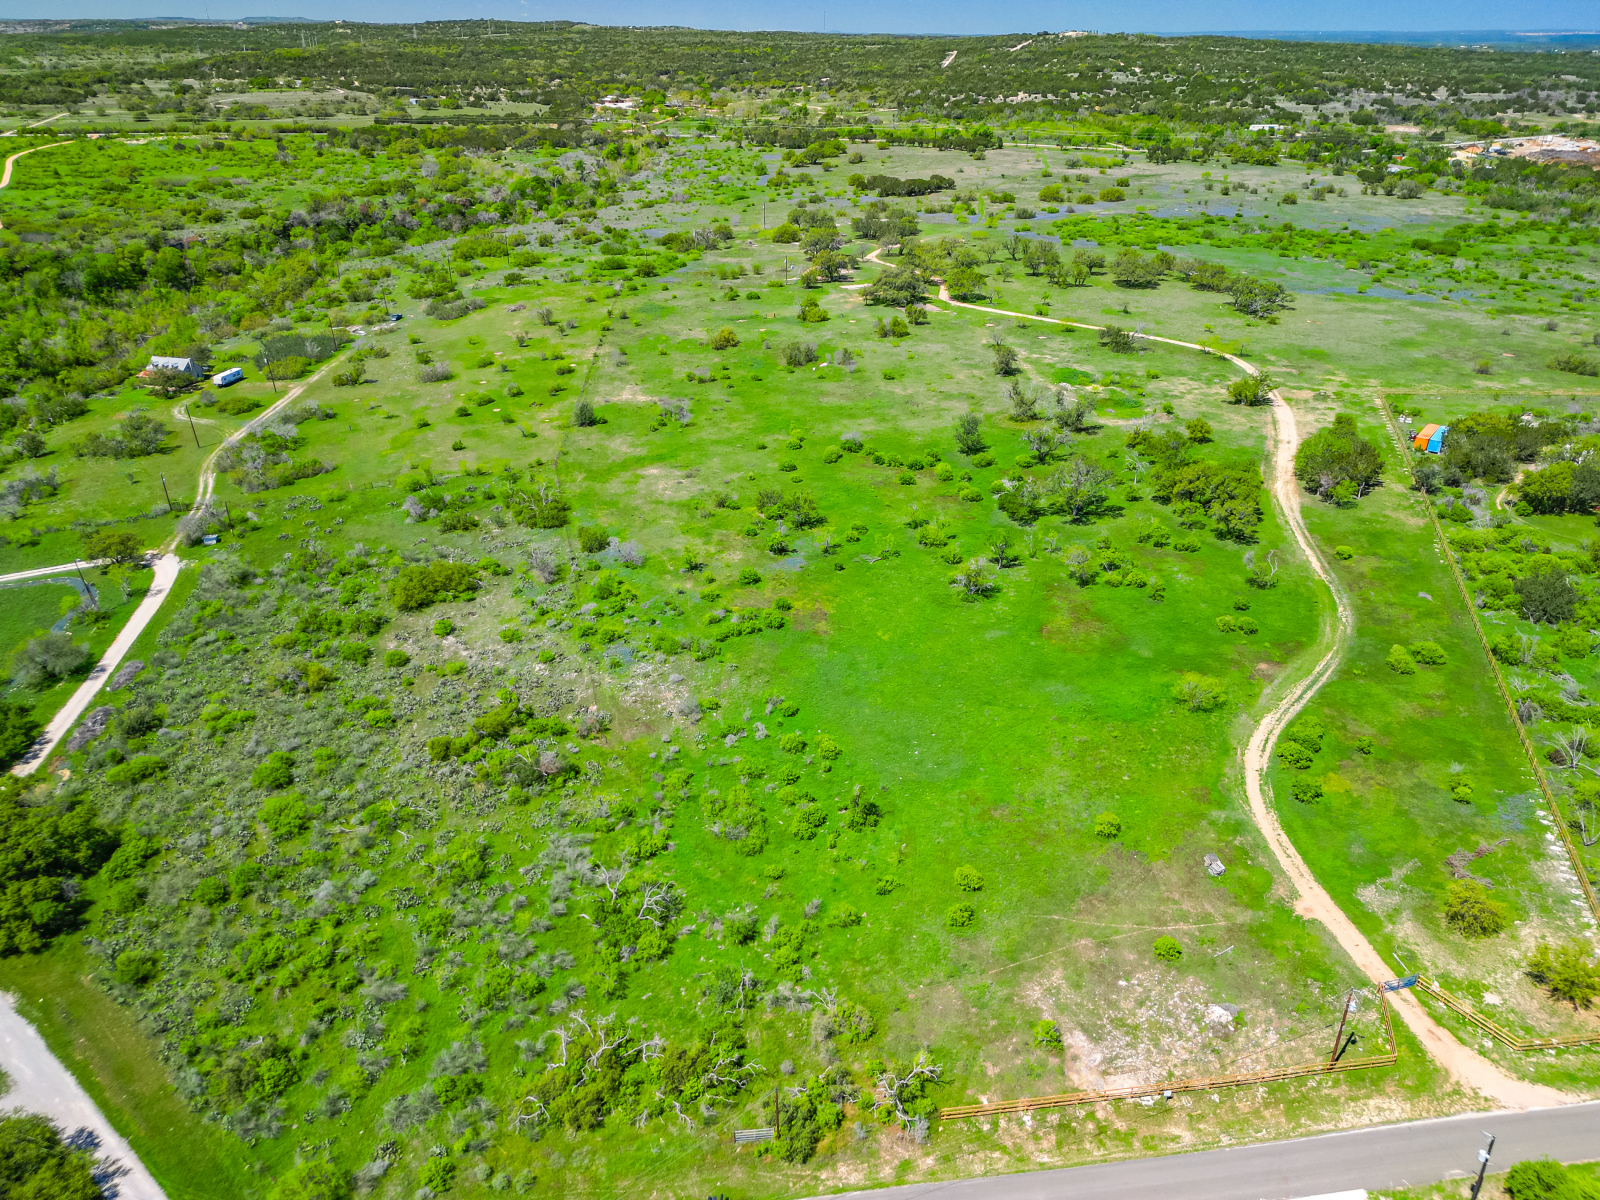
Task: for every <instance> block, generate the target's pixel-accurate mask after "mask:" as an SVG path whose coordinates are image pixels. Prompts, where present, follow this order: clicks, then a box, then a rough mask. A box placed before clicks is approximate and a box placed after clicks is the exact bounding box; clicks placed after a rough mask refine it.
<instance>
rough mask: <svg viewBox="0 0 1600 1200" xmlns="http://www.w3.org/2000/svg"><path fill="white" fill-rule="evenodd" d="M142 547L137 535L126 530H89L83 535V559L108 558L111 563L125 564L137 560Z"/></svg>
mask: <svg viewBox="0 0 1600 1200" xmlns="http://www.w3.org/2000/svg"><path fill="white" fill-rule="evenodd" d="M142 550H143V547H142V546H140V544H139V535H138V534H136V533H134V532H132V531H131V530H127V529H110V528H105V529H91V530H89V531H88V532H87V533H85V534H84V535H83V556H84V557H85V558H91V559H99V558H108V559H110V560H111V561H112V562H127V561H129V560H130V559H135V558H138V557H139V555H140V553H141V552H142Z"/></svg>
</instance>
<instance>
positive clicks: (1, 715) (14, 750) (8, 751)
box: [0, 700, 43, 771]
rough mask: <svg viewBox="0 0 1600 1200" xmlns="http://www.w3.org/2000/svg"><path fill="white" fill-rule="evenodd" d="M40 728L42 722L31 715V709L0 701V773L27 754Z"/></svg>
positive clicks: (23, 705) (22, 705)
mask: <svg viewBox="0 0 1600 1200" xmlns="http://www.w3.org/2000/svg"><path fill="white" fill-rule="evenodd" d="M41 728H43V722H42V721H40V720H38V719H37V718H36V717H35V716H34V715H33V709H32V708H31V707H29V706H28V705H26V704H12V703H10V702H9V701H5V700H0V771H4V770H5V769H7V768H8V767H10V766H11V764H12V763H14V762H16V761H17V760H18V759H20V758H21V757H22V756H23V755H24V754H26V753H27V752H28V748H29V747H30V746H32V745H33V741H34V739H35V738H36V737H38V736H39V730H40V729H41Z"/></svg>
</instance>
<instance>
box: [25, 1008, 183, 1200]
mask: <svg viewBox="0 0 1600 1200" xmlns="http://www.w3.org/2000/svg"><path fill="white" fill-rule="evenodd" d="M0 1066H3V1067H4V1068H5V1070H6V1074H7V1075H9V1076H11V1090H10V1091H8V1092H6V1093H4V1094H3V1095H0V1110H6V1109H13V1108H23V1109H26V1110H27V1111H29V1112H36V1113H44V1114H45V1115H46V1116H48V1117H53V1118H54V1119H55V1121H56V1122H57V1124H59V1125H60V1126H61V1128H62V1131H63V1132H64V1133H71V1132H72V1131H73V1130H74V1129H79V1128H83V1129H91V1130H93V1131H94V1132H95V1133H96V1134H98V1135H99V1137H100V1153H101V1154H104V1155H108V1156H109V1157H111V1158H114V1159H116V1160H117V1161H118V1162H119V1163H121V1164H122V1165H123V1166H124V1167H126V1168H127V1169H128V1173H127V1174H126V1175H124V1176H123V1177H122V1178H121V1179H119V1180H117V1194H118V1196H119V1198H120V1200H167V1198H166V1193H165V1192H163V1191H162V1190H161V1185H160V1184H158V1183H157V1182H156V1181H155V1180H154V1179H153V1178H152V1177H151V1175H150V1172H149V1171H148V1170H147V1169H146V1168H145V1165H144V1163H142V1162H140V1161H139V1156H138V1155H137V1154H135V1153H134V1152H133V1147H131V1146H129V1145H128V1143H127V1141H126V1140H125V1139H124V1138H123V1136H122V1135H121V1134H120V1133H118V1132H117V1131H116V1130H115V1129H113V1128H112V1126H111V1122H110V1121H108V1120H106V1118H105V1114H104V1113H102V1112H101V1111H100V1109H99V1107H98V1106H97V1105H96V1104H95V1102H94V1101H93V1100H91V1099H90V1098H89V1094H88V1093H87V1092H85V1091H84V1090H83V1089H82V1088H81V1087H79V1086H78V1081H77V1080H76V1079H74V1078H73V1077H72V1073H71V1072H70V1071H68V1070H67V1069H66V1068H65V1067H63V1066H62V1065H61V1062H60V1060H59V1059H57V1058H56V1056H55V1055H54V1054H51V1053H50V1048H49V1047H48V1046H46V1045H45V1044H44V1039H43V1038H42V1037H40V1036H39V1031H38V1030H37V1029H35V1028H34V1027H33V1026H32V1025H30V1024H28V1022H27V1021H25V1020H23V1019H22V1017H20V1016H19V1015H17V1010H16V998H15V997H14V996H12V995H10V994H9V993H6V992H0Z"/></svg>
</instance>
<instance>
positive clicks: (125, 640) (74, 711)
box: [11, 553, 181, 775]
mask: <svg viewBox="0 0 1600 1200" xmlns="http://www.w3.org/2000/svg"><path fill="white" fill-rule="evenodd" d="M180 565H181V564H180V563H179V561H178V556H177V555H176V554H170V553H169V554H163V555H162V556H161V557H160V558H158V559H156V565H155V571H154V572H153V574H152V577H151V580H150V590H149V591H148V592H146V593H145V597H144V599H143V600H141V601H140V602H139V607H138V608H136V609H134V610H133V616H131V617H129V618H128V623H127V624H126V625H124V626H123V627H122V630H121V632H119V633H118V634H117V636H116V638H115V639H114V640H113V641H112V643H111V645H110V646H108V647H107V648H106V652H105V653H104V654H102V655H101V656H100V661H99V662H97V663H96V664H95V665H94V670H92V671H90V672H89V678H87V679H85V680H84V681H83V682H82V683H81V684H79V685H78V690H77V691H75V692H73V693H72V696H71V697H70V698H69V699H68V700H67V702H66V703H65V704H64V705H62V706H61V709H60V710H59V711H58V712H57V713H56V715H55V716H54V717H52V718H50V723H49V724H48V725H46V726H45V728H44V732H43V733H42V734H40V735H39V740H38V741H36V742H35V743H34V744H33V746H32V747H30V748H29V750H28V752H27V754H25V755H23V756H22V758H21V760H19V761H18V762H17V763H16V764H14V765H13V766H12V768H11V773H12V774H13V775H32V774H33V773H34V772H35V771H37V770H38V769H39V768H40V766H42V765H43V764H44V763H46V762H48V761H49V759H50V755H51V754H52V753H53V752H54V751H55V748H56V744H57V743H58V742H60V741H61V739H62V738H64V737H66V736H67V733H68V731H70V730H71V729H72V727H73V725H74V724H76V723H77V720H78V718H79V717H81V716H82V715H83V714H84V712H85V710H87V709H88V707H89V704H90V702H91V701H92V700H93V699H94V698H95V697H96V696H97V695H99V693H100V689H101V688H103V687H105V685H106V684H107V683H108V682H109V681H110V679H111V677H112V676H113V675H115V674H116V672H117V668H118V667H119V666H121V665H122V660H123V659H124V658H126V657H127V654H128V651H129V650H131V649H133V643H134V642H136V641H138V640H139V635H140V634H141V633H143V632H144V629H145V626H146V625H148V624H150V621H151V619H152V618H153V617H154V616H155V615H156V613H157V612H159V611H160V609H161V606H162V605H163V604H164V603H166V599H167V596H168V594H170V593H171V591H172V585H173V584H174V583H175V582H177V579H178V567H179V566H180Z"/></svg>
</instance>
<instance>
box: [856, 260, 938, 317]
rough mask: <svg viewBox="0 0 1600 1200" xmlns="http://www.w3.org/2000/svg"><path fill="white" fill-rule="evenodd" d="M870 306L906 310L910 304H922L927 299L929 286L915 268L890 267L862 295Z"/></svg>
mask: <svg viewBox="0 0 1600 1200" xmlns="http://www.w3.org/2000/svg"><path fill="white" fill-rule="evenodd" d="M862 295H864V296H865V297H866V300H867V303H868V304H889V305H893V306H894V307H895V308H904V307H905V306H906V305H908V304H921V303H922V301H923V300H925V299H926V298H927V295H928V286H927V284H925V283H924V282H923V281H922V276H921V275H919V274H918V273H917V271H916V269H915V268H913V267H890V268H889V269H888V270H887V271H884V272H883V273H882V274H881V275H879V276H878V277H877V278H876V279H874V280H873V281H872V285H871V286H870V287H868V288H867V290H866V291H865V292H863V293H862Z"/></svg>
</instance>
